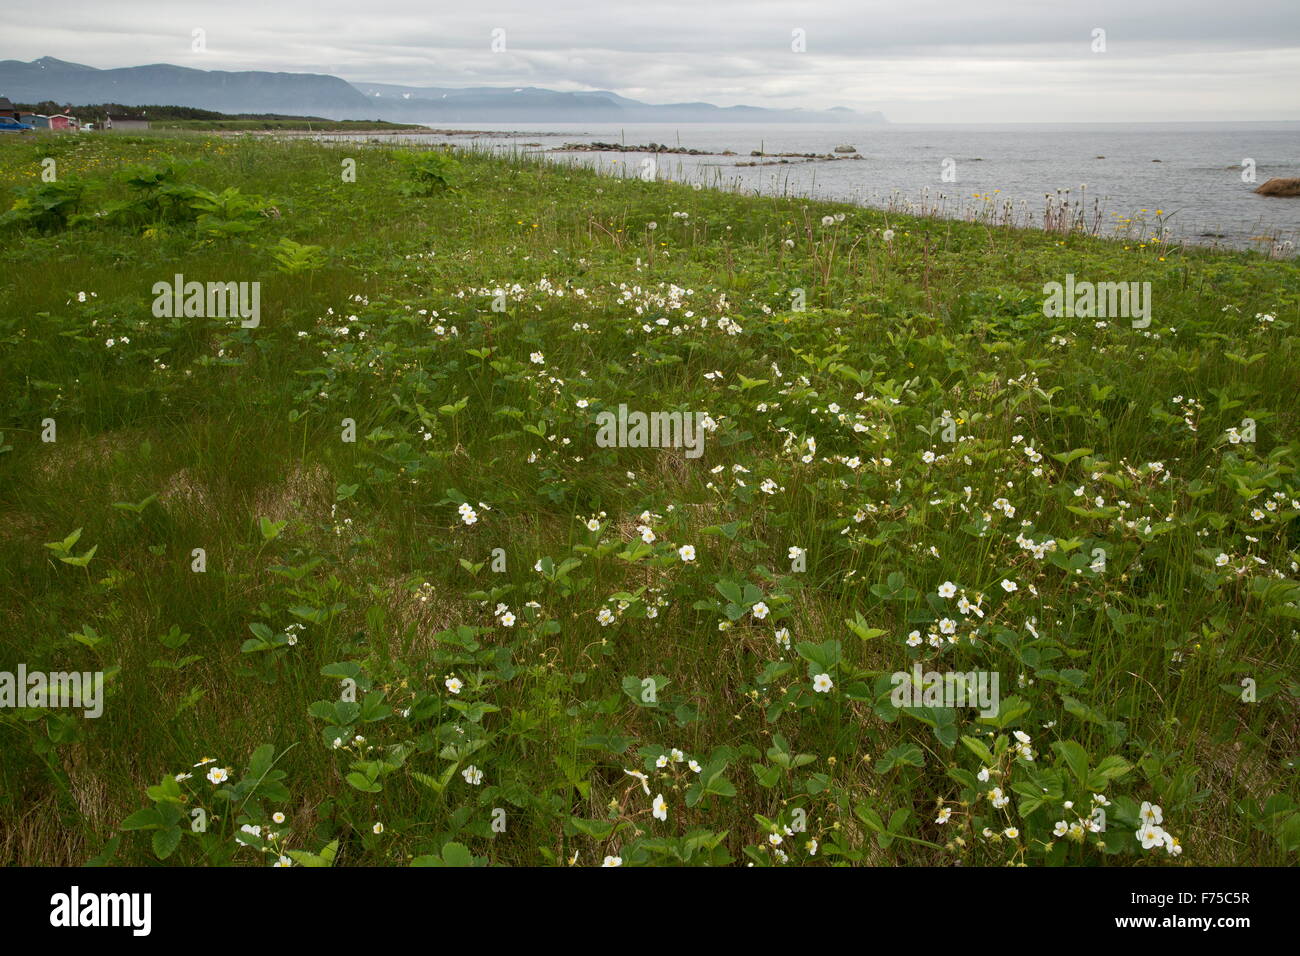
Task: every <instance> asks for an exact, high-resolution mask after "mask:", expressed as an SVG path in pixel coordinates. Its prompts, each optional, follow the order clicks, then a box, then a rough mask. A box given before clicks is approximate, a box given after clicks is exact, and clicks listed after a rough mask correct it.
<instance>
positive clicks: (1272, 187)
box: [1255, 177, 1300, 196]
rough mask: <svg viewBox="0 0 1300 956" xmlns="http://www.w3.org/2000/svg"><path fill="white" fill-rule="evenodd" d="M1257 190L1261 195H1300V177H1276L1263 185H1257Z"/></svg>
mask: <svg viewBox="0 0 1300 956" xmlns="http://www.w3.org/2000/svg"><path fill="white" fill-rule="evenodd" d="M1255 192H1257V193H1259V194H1260V195H1261V196H1300V179H1280V178H1276V177H1275V178H1273V179H1270V180H1269V181H1268V182H1266V183H1264V184H1263V185H1262V186H1258V187H1256V189H1255Z"/></svg>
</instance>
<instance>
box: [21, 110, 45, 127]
mask: <svg viewBox="0 0 1300 956" xmlns="http://www.w3.org/2000/svg"><path fill="white" fill-rule="evenodd" d="M23 122H24V123H26V124H27V125H28V126H30V127H32V128H33V129H49V128H50V118H49V117H48V116H45V115H43V114H41V113H32V114H31V115H30V116H28V117H27V118H26V119H24V120H23Z"/></svg>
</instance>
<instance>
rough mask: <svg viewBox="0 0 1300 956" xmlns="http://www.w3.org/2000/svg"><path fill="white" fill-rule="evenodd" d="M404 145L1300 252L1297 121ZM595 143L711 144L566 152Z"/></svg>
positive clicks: (770, 131)
mask: <svg viewBox="0 0 1300 956" xmlns="http://www.w3.org/2000/svg"><path fill="white" fill-rule="evenodd" d="M331 138H333V137H331ZM394 138H396V139H400V140H403V141H408V142H411V143H448V142H450V143H452V144H454V145H456V146H458V147H460V148H467V149H478V150H487V151H492V152H502V153H514V154H532V155H538V156H541V157H543V158H545V159H547V160H549V161H551V162H555V163H561V164H563V163H572V164H582V165H587V166H593V167H596V168H598V169H600V170H602V171H604V172H606V173H608V174H610V175H614V176H641V177H642V178H645V177H646V176H647V175H653V176H655V177H657V178H661V179H662V178H666V179H673V180H678V181H682V182H688V183H700V184H702V185H704V186H707V187H709V188H722V189H730V190H735V191H737V192H742V193H748V194H754V195H764V196H799V197H807V198H816V199H830V200H840V201H845V202H850V203H855V204H859V205H864V206H870V207H874V208H878V209H886V210H894V211H897V212H904V213H920V214H930V215H938V216H946V217H951V218H956V219H965V220H973V221H982V222H988V223H992V224H1013V225H1019V226H1030V227H1037V228H1044V227H1045V226H1047V227H1060V226H1061V224H1062V223H1064V222H1066V221H1069V222H1073V223H1075V224H1076V226H1078V225H1082V227H1083V228H1085V229H1087V230H1088V231H1090V232H1093V233H1095V234H1098V235H1103V236H1112V237H1117V238H1122V239H1126V240H1132V241H1145V240H1148V239H1151V238H1154V237H1157V236H1159V237H1162V239H1163V241H1168V242H1186V243H1193V244H1202V245H1212V246H1213V245H1218V246H1225V247H1230V248H1236V249H1242V248H1254V249H1258V250H1259V251H1261V252H1263V253H1265V254H1268V255H1273V256H1277V257H1284V256H1285V257H1290V256H1292V255H1295V253H1296V247H1297V245H1298V244H1300V198H1281V197H1268V196H1260V195H1257V194H1256V193H1255V192H1254V191H1253V190H1254V189H1255V187H1256V186H1258V185H1260V184H1262V183H1264V182H1265V181H1266V180H1268V179H1269V178H1272V177H1300V123H1294V122H1279V123H1160V124H1061V125H1037V124H1007V125H1002V126H993V125H990V126H921V125H902V124H888V125H869V126H868V125H854V124H852V123H834V124H817V123H806V124H764V125H748V124H739V123H734V124H733V123H722V124H640V125H627V126H622V125H616V124H574V123H563V124H555V123H543V124H533V125H518V126H511V125H501V124H486V125H468V126H467V128H465V129H461V130H456V131H449V132H431V133H429V134H416V135H411V136H398V137H394ZM591 143H607V144H618V145H621V146H629V147H630V146H649V145H650V144H652V143H654V144H659V145H661V146H667V147H670V148H674V149H675V148H678V147H681V148H685V149H691V150H697V151H699V152H698V154H691V155H686V154H681V153H668V152H659V153H649V152H622V151H587V150H581V151H575V150H567V149H565V147H566V145H570V144H584V145H586V144H591ZM837 147H841V148H847V147H852V149H853V152H851V153H850V152H844V151H842V152H836V151H835V150H836V148H837ZM728 153H730V154H732V155H728ZM783 153H784V154H814V155H815V156H817V157H838V158H834V159H830V158H816V159H812V160H807V159H805V158H803V157H802V156H781V155H780V154H783ZM851 157H860V158H851ZM651 164H652V165H651Z"/></svg>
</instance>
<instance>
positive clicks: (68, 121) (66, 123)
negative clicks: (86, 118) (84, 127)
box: [49, 113, 81, 130]
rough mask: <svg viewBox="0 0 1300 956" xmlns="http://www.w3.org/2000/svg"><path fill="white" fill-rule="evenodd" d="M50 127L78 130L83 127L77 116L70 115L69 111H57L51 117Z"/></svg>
mask: <svg viewBox="0 0 1300 956" xmlns="http://www.w3.org/2000/svg"><path fill="white" fill-rule="evenodd" d="M49 119H50V129H65V130H76V129H79V128H80V127H81V124H80V123H78V122H77V118H76V117H75V116H69V115H68V114H67V113H55V114H54V115H53V116H51V117H50V118H49Z"/></svg>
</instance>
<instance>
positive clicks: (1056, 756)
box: [0, 135, 1300, 865]
mask: <svg viewBox="0 0 1300 956" xmlns="http://www.w3.org/2000/svg"><path fill="white" fill-rule="evenodd" d="M47 159H52V160H54V163H55V166H54V168H55V169H56V170H57V179H56V180H55V181H54V182H47V181H44V180H43V179H42V173H43V171H44V170H45V169H47V168H49V166H48V164H46V163H45V162H44V161H45V160H47ZM349 160H352V161H354V162H355V173H356V175H355V182H349V181H346V180H345V175H344V174H345V173H346V171H347V169H348V161H349ZM0 210H9V212H8V213H6V214H5V215H4V217H3V218H2V219H0V228H2V229H4V230H5V231H4V233H3V243H4V245H3V248H4V256H3V263H4V269H3V273H2V274H0V286H3V289H2V290H0V291H2V293H3V295H2V298H0V301H2V302H3V305H0V345H2V348H0V382H2V383H3V404H2V405H0V429H2V430H3V435H2V436H0V670H9V671H13V670H14V669H15V668H16V667H17V666H18V665H19V664H20V663H22V664H25V665H26V667H27V669H28V670H29V671H35V670H46V671H66V670H73V669H75V670H79V671H103V672H104V673H105V675H106V688H105V694H106V700H105V702H104V712H103V715H102V716H101V717H98V718H87V717H85V716H83V715H82V713H81V712H80V711H75V710H69V709H57V708H50V709H40V708H32V709H9V710H0V754H3V756H2V757H0V798H2V799H0V860H3V861H5V862H10V863H23V864H80V863H84V862H87V861H94V862H101V863H145V862H152V861H155V860H158V859H162V860H165V861H166V862H168V863H181V864H203V863H207V864H234V865H264V864H269V863H280V864H282V865H283V864H289V863H293V864H308V865H322V864H329V863H333V864H336V865H344V864H354V865H355V864H361V865H385V864H399V865H404V864H407V863H410V862H415V863H420V864H427V865H468V864H473V863H484V862H488V863H494V864H547V863H550V864H560V865H569V864H574V863H576V864H577V865H600V864H602V863H606V864H610V865H613V864H615V863H621V864H622V865H638V864H683V863H687V864H704V863H709V864H721V863H728V862H736V863H755V864H759V865H768V864H777V865H823V864H840V865H842V864H846V863H852V864H862V865H889V864H951V863H954V862H958V861H960V862H963V863H966V864H974V865H1001V864H1004V863H1013V864H1018V863H1027V864H1030V865H1041V864H1071V865H1079V864H1085V865H1092V864H1109V865H1131V864H1137V865H1204V864H1221V863H1235V864H1283V863H1294V862H1295V854H1296V850H1297V848H1300V804H1297V797H1300V794H1298V793H1297V781H1296V766H1295V761H1296V756H1297V741H1298V739H1300V728H1297V723H1296V699H1297V697H1298V696H1300V686H1298V684H1297V667H1296V665H1297V661H1298V659H1300V648H1298V647H1297V629H1296V627H1297V626H1296V619H1297V617H1300V608H1298V607H1297V600H1300V575H1298V574H1297V568H1298V567H1300V566H1298V565H1297V550H1298V549H1300V543H1298V540H1297V529H1298V527H1300V525H1298V523H1297V517H1298V516H1300V488H1298V487H1297V482H1296V478H1295V464H1296V462H1295V456H1296V452H1297V447H1298V446H1297V443H1296V440H1295V426H1296V419H1297V409H1296V403H1295V395H1296V392H1297V388H1300V374H1298V373H1300V355H1298V354H1297V336H1296V323H1297V319H1298V318H1300V271H1298V269H1297V265H1296V263H1294V262H1270V261H1266V260H1264V259H1263V258H1261V257H1258V256H1255V255H1251V254H1235V255H1234V254H1222V253H1214V254H1211V253H1208V252H1204V251H1200V250H1196V249H1186V248H1171V247H1165V246H1161V245H1159V244H1152V243H1141V242H1132V243H1129V244H1120V243H1107V242H1103V241H1098V240H1094V239H1089V238H1084V237H1079V236H1057V235H1046V234H1041V233H1031V232H1024V231H1016V230H1008V229H993V228H987V227H985V226H982V225H974V224H961V223H952V222H941V221H936V220H912V219H907V218H900V217H897V216H888V217H887V216H886V214H884V213H880V212H873V211H868V210H863V209H857V208H852V207H844V206H835V205H831V204H823V203H812V202H804V201H799V200H774V199H757V198H752V197H750V198H746V197H740V196H736V195H729V194H725V193H718V192H711V191H708V190H693V189H691V188H690V187H688V186H684V185H672V184H666V183H655V182H641V181H639V180H635V179H633V180H617V179H608V178H600V177H598V176H596V175H594V174H592V173H589V172H587V171H583V170H578V169H560V168H558V167H553V166H547V165H543V164H532V163H527V162H507V161H504V160H501V159H496V158H492V157H488V156H482V155H461V156H459V157H457V158H455V159H451V158H448V157H447V156H446V155H445V154H442V153H435V152H430V153H425V154H418V153H417V154H411V153H400V152H397V151H394V150H391V149H388V148H384V147H372V146H362V145H360V144H357V145H355V146H344V147H342V148H338V147H335V148H330V147H327V146H323V145H318V144H313V143H306V142H281V141H256V142H255V141H251V140H243V139H241V140H231V139H216V138H201V137H197V136H195V137H188V138H187V137H182V138H176V137H173V138H168V139H166V140H163V139H156V138H148V137H133V136H127V135H119V136H115V137H112V138H103V137H72V136H65V137H40V138H34V139H25V140H21V141H19V140H18V139H17V138H15V139H14V140H8V141H4V142H0ZM178 273H179V274H183V275H184V277H185V278H186V280H198V281H220V282H243V281H249V282H252V281H257V282H260V283H261V287H260V301H261V316H260V323H259V324H258V325H257V327H255V328H254V327H243V325H241V323H240V322H239V321H238V320H237V319H229V318H204V317H197V316H192V317H177V318H166V317H156V316H155V312H154V303H155V293H154V291H153V286H154V284H155V283H158V282H163V283H171V282H172V280H173V276H174V275H175V274H178ZM1067 274H1073V275H1074V276H1076V277H1078V278H1080V279H1088V280H1092V281H1105V280H1116V281H1138V282H1142V281H1149V282H1151V283H1152V301H1153V303H1154V305H1153V309H1152V319H1153V320H1152V322H1151V324H1150V327H1149V328H1145V329H1135V328H1133V327H1132V325H1131V323H1130V322H1129V321H1127V320H1124V319H1114V318H1112V319H1109V320H1096V319H1091V318H1048V317H1045V316H1044V314H1043V299H1044V295H1043V285H1044V283H1046V282H1051V281H1058V282H1064V281H1065V277H1066V275H1067ZM620 404H626V405H627V406H628V407H629V408H631V409H634V410H641V411H645V412H650V411H661V410H662V411H673V410H677V411H682V412H702V413H707V415H708V419H707V421H706V423H705V425H706V427H707V428H710V429H711V430H708V431H706V433H705V442H704V446H703V454H702V456H700V457H698V458H692V457H688V456H687V455H686V453H685V449H681V448H665V449H659V448H607V447H602V446H601V445H600V444H598V443H597V441H596V436H597V419H596V416H597V415H598V414H599V413H600V412H602V411H605V410H614V409H617V407H618V406H619V405H620ZM1247 419H1248V420H1249V421H1246V420H1247ZM353 437H354V438H355V440H354V441H350V440H348V439H349V438H353ZM50 439H53V440H50ZM918 661H919V662H921V664H922V666H923V669H924V670H927V671H929V670H933V671H962V672H977V673H997V674H998V675H999V676H1000V686H1001V697H1002V699H1001V702H1000V707H999V710H998V713H997V715H996V716H991V717H981V716H980V715H979V713H978V712H976V711H975V710H973V709H970V708H964V709H953V708H944V707H913V708H904V709H899V708H895V707H894V706H893V705H892V704H891V700H890V697H891V689H892V683H891V678H890V675H891V674H893V673H894V672H897V671H908V670H910V669H911V668H912V666H913V663H914V662H918ZM1098 808H1100V809H1101V811H1102V812H1101V813H1100V814H1098V813H1097V812H1096V810H1097V809H1098ZM196 811H197V812H196ZM1103 822H1104V827H1103ZM1153 828H1154V829H1155V830H1158V831H1159V834H1158V835H1156V834H1154V833H1153Z"/></svg>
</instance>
